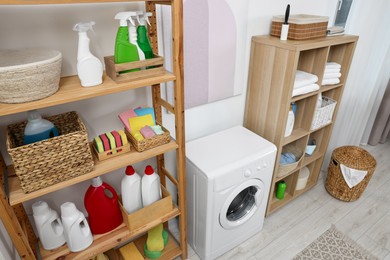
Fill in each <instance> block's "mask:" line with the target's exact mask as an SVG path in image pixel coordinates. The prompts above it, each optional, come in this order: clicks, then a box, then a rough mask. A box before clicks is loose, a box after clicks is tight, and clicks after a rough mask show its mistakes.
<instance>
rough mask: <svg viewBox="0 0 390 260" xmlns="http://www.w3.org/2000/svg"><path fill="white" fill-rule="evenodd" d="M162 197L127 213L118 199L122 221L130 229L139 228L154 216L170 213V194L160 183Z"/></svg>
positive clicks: (154, 218) (154, 217)
mask: <svg viewBox="0 0 390 260" xmlns="http://www.w3.org/2000/svg"><path fill="white" fill-rule="evenodd" d="M161 193H162V198H161V199H160V200H159V201H156V202H154V203H152V204H150V205H149V206H146V207H143V208H142V209H140V210H137V211H136V212H133V213H131V214H127V211H126V209H125V208H124V207H123V205H122V202H121V201H119V206H120V208H121V212H122V217H123V222H125V224H126V226H127V227H128V228H129V230H130V231H132V230H135V229H137V228H140V227H142V226H145V225H147V224H149V223H150V222H153V221H155V220H156V218H158V217H161V216H164V215H166V214H168V213H170V212H171V211H172V209H173V203H172V197H171V194H169V192H168V191H167V190H166V189H165V187H164V186H162V185H161Z"/></svg>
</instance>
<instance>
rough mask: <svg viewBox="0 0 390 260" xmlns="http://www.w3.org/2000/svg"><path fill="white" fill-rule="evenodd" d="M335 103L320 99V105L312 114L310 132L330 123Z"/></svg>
mask: <svg viewBox="0 0 390 260" xmlns="http://www.w3.org/2000/svg"><path fill="white" fill-rule="evenodd" d="M336 104H337V102H336V101H335V100H333V99H331V98H328V97H322V104H321V107H320V108H317V109H316V111H315V112H314V116H313V121H312V123H311V128H310V130H315V129H318V128H320V127H322V126H324V125H326V124H329V123H330V122H332V117H333V112H334V109H335V108H336Z"/></svg>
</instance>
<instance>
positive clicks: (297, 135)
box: [282, 128, 309, 145]
mask: <svg viewBox="0 0 390 260" xmlns="http://www.w3.org/2000/svg"><path fill="white" fill-rule="evenodd" d="M308 133H309V131H307V130H305V129H302V128H298V129H294V130H293V131H292V133H291V135H289V136H287V137H285V138H284V140H283V144H282V145H286V144H289V143H292V142H294V141H296V140H298V139H301V138H302V137H304V136H306V135H307V134H308Z"/></svg>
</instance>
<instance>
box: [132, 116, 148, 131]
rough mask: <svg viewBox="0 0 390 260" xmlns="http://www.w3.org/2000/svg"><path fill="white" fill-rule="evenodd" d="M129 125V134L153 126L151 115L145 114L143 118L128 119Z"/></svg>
mask: <svg viewBox="0 0 390 260" xmlns="http://www.w3.org/2000/svg"><path fill="white" fill-rule="evenodd" d="M129 125H130V127H131V133H132V132H137V131H139V130H141V128H142V127H144V126H146V125H149V126H151V125H154V122H153V117H152V115H151V114H146V115H144V116H137V117H130V118H129Z"/></svg>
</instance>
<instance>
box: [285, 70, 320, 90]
mask: <svg viewBox="0 0 390 260" xmlns="http://www.w3.org/2000/svg"><path fill="white" fill-rule="evenodd" d="M317 81H318V77H317V76H316V75H314V74H310V73H308V72H305V71H301V70H297V72H296V73H295V81H294V89H293V93H292V96H293V97H295V96H298V95H303V94H306V93H309V92H312V91H316V90H318V89H320V86H318V85H317V84H315V83H317Z"/></svg>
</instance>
